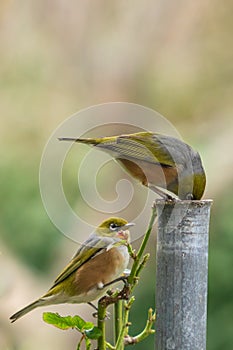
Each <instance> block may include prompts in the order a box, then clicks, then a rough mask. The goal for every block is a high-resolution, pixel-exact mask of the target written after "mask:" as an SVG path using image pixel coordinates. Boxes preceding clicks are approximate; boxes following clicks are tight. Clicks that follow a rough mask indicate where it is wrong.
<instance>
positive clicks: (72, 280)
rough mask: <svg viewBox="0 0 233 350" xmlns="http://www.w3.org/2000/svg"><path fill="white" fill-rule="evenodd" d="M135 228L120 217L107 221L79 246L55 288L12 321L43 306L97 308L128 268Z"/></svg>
mask: <svg viewBox="0 0 233 350" xmlns="http://www.w3.org/2000/svg"><path fill="white" fill-rule="evenodd" d="M133 225H134V223H128V222H127V221H126V220H125V219H122V218H118V217H111V218H108V219H106V220H104V221H103V222H102V223H101V224H100V225H99V226H98V227H97V228H96V229H95V230H94V232H93V233H92V234H91V235H90V236H89V237H88V238H87V240H86V241H85V242H84V243H83V244H82V245H81V246H80V248H79V249H78V251H77V253H76V254H75V255H74V256H73V258H72V259H71V261H70V262H69V263H68V265H67V266H66V267H65V268H64V269H63V271H62V272H61V273H60V274H59V275H58V277H57V278H56V279H55V281H54V283H53V285H52V287H51V288H50V289H49V290H48V291H47V292H46V293H45V294H44V295H42V296H41V297H40V298H39V299H37V300H36V301H34V302H32V303H31V304H29V305H27V306H26V307H24V308H23V309H21V310H19V311H18V312H16V313H15V314H14V315H12V316H11V317H10V320H11V322H12V323H13V322H15V321H16V320H18V319H19V318H20V317H22V316H24V315H25V314H27V313H28V312H30V311H32V310H33V309H35V308H37V307H40V306H47V305H53V304H63V303H71V304H72V303H89V304H90V305H92V306H94V305H93V304H92V303H91V302H92V301H93V300H96V299H99V298H100V297H101V296H102V295H103V294H104V293H105V292H106V291H107V289H108V288H109V286H110V285H111V284H112V283H114V282H115V281H118V280H120V279H121V277H120V276H123V272H124V270H125V269H126V268H127V265H128V263H129V253H128V248H127V242H129V240H130V232H129V228H130V227H131V226H133ZM122 279H123V277H122Z"/></svg>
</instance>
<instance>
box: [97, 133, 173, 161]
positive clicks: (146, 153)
mask: <svg viewBox="0 0 233 350" xmlns="http://www.w3.org/2000/svg"><path fill="white" fill-rule="evenodd" d="M171 139H172V140H171ZM145 141H146V146H145ZM178 142H179V140H178ZM176 144H177V140H176ZM95 146H96V147H99V148H102V149H104V150H106V151H107V152H109V153H110V154H111V155H112V156H114V157H115V158H119V157H121V158H126V159H129V160H132V161H133V160H137V161H138V160H141V161H144V162H149V163H153V164H158V163H159V164H164V165H165V166H174V165H175V162H174V159H173V157H172V156H171V154H170V152H172V150H174V139H173V138H171V137H166V136H165V135H160V134H156V133H137V134H131V135H122V136H118V137H117V138H116V137H115V138H112V139H111V138H107V139H106V141H104V139H103V140H102V142H100V143H98V144H95Z"/></svg>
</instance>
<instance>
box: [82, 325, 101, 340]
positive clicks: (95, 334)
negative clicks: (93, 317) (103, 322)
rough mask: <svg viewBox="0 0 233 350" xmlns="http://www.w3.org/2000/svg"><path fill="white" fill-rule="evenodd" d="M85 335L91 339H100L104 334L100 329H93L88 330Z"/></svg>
mask: <svg viewBox="0 0 233 350" xmlns="http://www.w3.org/2000/svg"><path fill="white" fill-rule="evenodd" d="M84 333H85V335H86V336H87V338H89V339H98V338H99V337H101V335H102V332H101V330H100V329H99V328H98V327H93V328H92V329H88V330H86V331H85V332H84Z"/></svg>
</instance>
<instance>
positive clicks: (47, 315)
mask: <svg viewBox="0 0 233 350" xmlns="http://www.w3.org/2000/svg"><path fill="white" fill-rule="evenodd" d="M43 320H44V321H45V322H46V323H48V324H51V325H53V326H55V327H57V328H60V329H62V330H66V329H69V328H74V327H75V328H78V329H79V330H82V328H83V326H84V325H85V324H86V322H85V321H84V320H83V319H82V318H81V317H79V316H74V317H72V316H60V315H59V314H58V313H53V312H44V313H43Z"/></svg>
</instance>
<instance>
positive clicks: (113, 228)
mask: <svg viewBox="0 0 233 350" xmlns="http://www.w3.org/2000/svg"><path fill="white" fill-rule="evenodd" d="M109 227H110V230H112V231H114V230H115V228H117V227H118V225H117V224H115V222H112V223H111V224H110V226H109Z"/></svg>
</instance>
